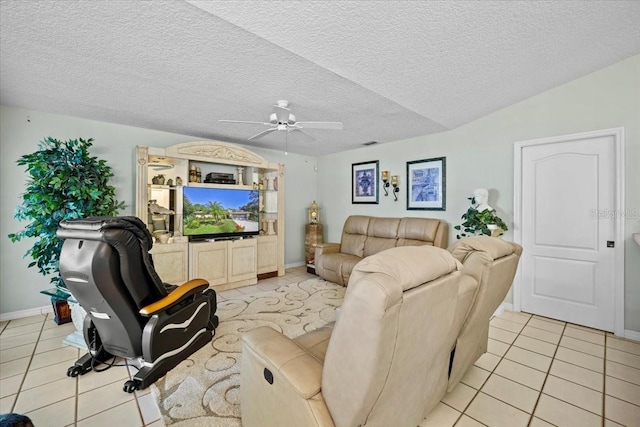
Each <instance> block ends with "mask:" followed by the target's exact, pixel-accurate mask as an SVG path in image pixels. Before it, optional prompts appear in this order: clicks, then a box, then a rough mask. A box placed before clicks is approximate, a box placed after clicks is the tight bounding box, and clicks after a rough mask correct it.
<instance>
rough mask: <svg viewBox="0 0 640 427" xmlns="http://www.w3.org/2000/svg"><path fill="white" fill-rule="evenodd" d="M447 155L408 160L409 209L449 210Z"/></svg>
mask: <svg viewBox="0 0 640 427" xmlns="http://www.w3.org/2000/svg"><path fill="white" fill-rule="evenodd" d="M446 172H447V168H446V157H435V158H433V159H423V160H414V161H412V162H407V209H408V210H427V211H444V210H447V209H446V207H447V186H446V183H447V179H446V178H447V175H446Z"/></svg>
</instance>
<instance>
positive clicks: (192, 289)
mask: <svg viewBox="0 0 640 427" xmlns="http://www.w3.org/2000/svg"><path fill="white" fill-rule="evenodd" d="M208 287H209V282H207V281H206V280H204V279H192V280H189V281H188V282H186V283H184V284H182V285H180V286H178V287H177V288H176V289H174V290H173V291H171V292H170V293H169V294H168V295H167V296H165V297H164V298H162V299H160V300H158V301H156V302H153V303H151V304H149V305H147V306H145V307H142V308H141V309H140V311H139V313H140V314H141V315H143V316H147V317H149V316H153V315H154V314H156V313H157V312H159V311H164V310H166V309H168V308H170V307H173V306H174V305H176V304H178V303H180V302H182V301H184V300H185V299H187V298H189V297H191V296H192V295H195V294H198V293H201V292H203V291H204V290H205V289H207V288H208Z"/></svg>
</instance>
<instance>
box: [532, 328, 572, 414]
mask: <svg viewBox="0 0 640 427" xmlns="http://www.w3.org/2000/svg"><path fill="white" fill-rule="evenodd" d="M531 318H532V319H533V316H531ZM527 323H529V322H527ZM566 328H567V324H566V323H565V324H564V326H563V327H562V333H561V334H560V340H562V335H564V330H565V329H566ZM523 329H524V328H523ZM558 348H560V341H558V345H557V346H556V349H555V351H554V352H553V356H552V357H551V363H550V364H549V369H548V370H547V372H546V373H545V376H544V381H542V385H541V386H540V392H539V393H538V397H537V399H536V403H535V404H534V405H533V409H532V410H531V418H529V423H528V424H527V425H528V426H530V425H531V421H533V418H534V415H535V413H536V409H538V404H539V403H540V397H541V396H542V394H543V393H542V391H543V390H544V386H545V385H546V384H547V378H549V372H551V366H553V361H554V360H555V358H556V354H557V353H558ZM567 403H568V402H567ZM541 419H542V420H543V421H545V422H548V421H547V420H544V419H543V418H541ZM550 424H551V423H550Z"/></svg>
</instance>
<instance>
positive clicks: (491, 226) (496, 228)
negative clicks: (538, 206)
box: [453, 188, 509, 239]
mask: <svg viewBox="0 0 640 427" xmlns="http://www.w3.org/2000/svg"><path fill="white" fill-rule="evenodd" d="M488 199H489V192H488V191H487V189H485V188H479V189H477V190H475V191H474V192H473V196H472V197H468V200H469V201H470V202H471V206H470V207H469V209H467V211H466V212H465V213H464V214H462V217H461V219H462V224H460V225H456V226H455V227H453V228H454V229H456V230H458V231H459V233H458V234H456V238H458V239H461V238H463V237H467V236H475V235H478V234H484V235H487V236H494V237H497V236H500V235H502V234H503V233H504V232H505V231H507V230H508V229H509V228H508V227H507V224H505V222H504V221H503V220H502V218H500V217H499V216H498V215H497V214H496V210H495V209H493V208H492V207H491V206H489V205H488V204H487V201H488Z"/></svg>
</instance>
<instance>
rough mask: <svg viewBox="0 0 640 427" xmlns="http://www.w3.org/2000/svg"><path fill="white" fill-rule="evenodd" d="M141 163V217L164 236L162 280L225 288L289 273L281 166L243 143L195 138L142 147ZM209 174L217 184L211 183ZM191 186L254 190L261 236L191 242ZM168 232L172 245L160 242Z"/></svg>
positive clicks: (156, 255)
mask: <svg viewBox="0 0 640 427" xmlns="http://www.w3.org/2000/svg"><path fill="white" fill-rule="evenodd" d="M136 165H137V166H136V216H138V217H139V218H140V219H142V220H143V221H144V222H145V223H146V224H147V225H148V227H149V230H150V231H152V233H154V232H155V234H154V236H156V237H158V238H156V242H155V244H154V246H153V249H152V250H151V253H152V254H153V260H154V264H155V269H156V271H157V272H158V275H159V276H160V278H161V279H162V280H163V281H164V282H167V283H174V284H182V283H184V282H186V281H187V280H189V279H193V278H202V279H205V280H208V281H209V283H210V285H211V286H212V287H213V288H214V289H216V290H218V291H221V290H225V289H233V288H237V287H240V286H246V285H252V284H256V283H257V281H258V278H260V279H262V278H267V277H275V276H282V275H284V165H283V164H274V163H269V162H268V161H267V160H266V159H264V158H263V157H262V156H259V155H258V154H256V153H254V152H252V151H250V150H248V149H246V148H244V147H241V146H238V145H234V144H229V143H225V142H220V141H195V142H186V143H182V144H176V145H172V146H170V147H166V148H156V147H146V146H138V147H136ZM206 177H208V178H209V180H210V181H211V180H213V181H216V183H205V182H204V181H205V179H206ZM232 178H233V179H232ZM185 187H200V188H221V189H243V190H255V191H256V192H257V195H258V206H259V209H258V216H259V219H258V224H259V235H256V236H241V237H235V236H231V237H225V238H217V237H213V238H210V239H206V241H189V237H187V236H185V235H184V234H186V233H184V231H185V230H184V229H183V227H184V224H183V209H184V204H183V195H184V189H185ZM152 210H155V211H157V212H151V211H152ZM160 211H161V212H160ZM227 216H229V217H232V216H233V215H232V212H231V211H229V214H228V215H227ZM254 224H255V223H254ZM187 227H190V225H189V224H187ZM239 228H241V227H239ZM163 229H164V230H165V231H162V230H163ZM167 232H168V233H167ZM163 234H165V235H166V234H168V235H170V236H171V238H170V239H169V242H168V243H161V242H160V240H159V238H160V237H164V238H166V236H162V235H163Z"/></svg>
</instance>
